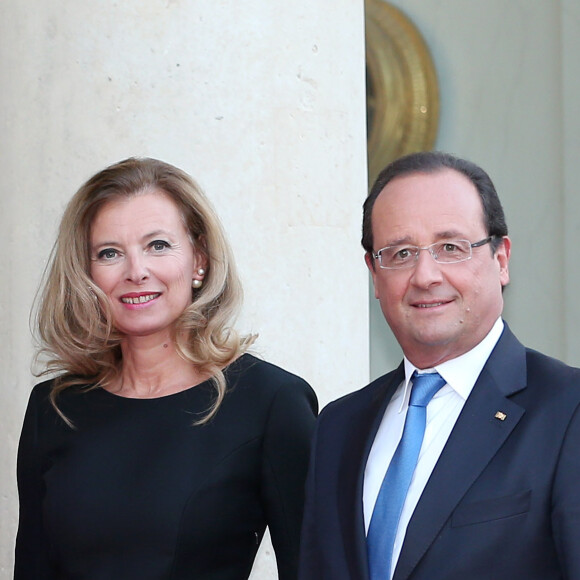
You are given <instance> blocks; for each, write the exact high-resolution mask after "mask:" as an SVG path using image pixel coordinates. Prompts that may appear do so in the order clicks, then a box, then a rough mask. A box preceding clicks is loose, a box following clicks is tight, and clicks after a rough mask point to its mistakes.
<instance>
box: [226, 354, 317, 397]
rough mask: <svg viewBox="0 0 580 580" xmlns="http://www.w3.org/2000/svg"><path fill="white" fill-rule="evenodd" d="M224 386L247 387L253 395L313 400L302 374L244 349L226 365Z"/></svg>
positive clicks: (237, 388)
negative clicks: (225, 383)
mask: <svg viewBox="0 0 580 580" xmlns="http://www.w3.org/2000/svg"><path fill="white" fill-rule="evenodd" d="M226 377H227V381H228V387H229V388H230V389H231V390H232V391H236V390H238V391H248V390H251V391H252V393H254V394H255V395H256V396H261V397H265V398H275V397H276V398H277V397H282V398H284V397H285V396H288V397H299V398H307V399H309V400H313V401H316V395H315V393H314V390H313V389H312V387H311V386H310V385H309V384H308V382H306V381H305V380H304V379H303V378H302V377H299V376H298V375H296V374H294V373H292V372H290V371H287V370H286V369H283V368H282V367H279V366H278V365H275V364H273V363H270V362H268V361H265V360H263V359H261V358H258V357H257V356H256V355H254V354H250V353H245V354H243V355H242V356H241V357H240V358H238V359H237V360H236V361H235V362H233V363H232V364H231V365H230V366H229V367H228V368H227V369H226Z"/></svg>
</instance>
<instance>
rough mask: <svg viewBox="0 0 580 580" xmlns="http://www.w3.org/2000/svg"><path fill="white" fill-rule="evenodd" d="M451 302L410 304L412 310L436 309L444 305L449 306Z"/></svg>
mask: <svg viewBox="0 0 580 580" xmlns="http://www.w3.org/2000/svg"><path fill="white" fill-rule="evenodd" d="M450 302H452V301H451V300H438V301H436V302H434V301H433V302H414V303H412V304H411V306H413V308H436V307H437V306H443V305H444V304H449V303H450Z"/></svg>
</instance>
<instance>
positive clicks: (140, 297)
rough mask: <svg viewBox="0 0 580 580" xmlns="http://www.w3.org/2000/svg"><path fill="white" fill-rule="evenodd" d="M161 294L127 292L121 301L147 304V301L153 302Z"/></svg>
mask: <svg viewBox="0 0 580 580" xmlns="http://www.w3.org/2000/svg"><path fill="white" fill-rule="evenodd" d="M159 296H161V293H160V292H151V293H148V294H125V295H124V296H121V302H123V304H145V303H146V302H151V300H155V298H158V297H159Z"/></svg>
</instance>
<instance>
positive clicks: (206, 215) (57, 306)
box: [35, 158, 255, 425]
mask: <svg viewBox="0 0 580 580" xmlns="http://www.w3.org/2000/svg"><path fill="white" fill-rule="evenodd" d="M155 190H157V191H162V192H163V193H165V194H166V195H167V196H168V197H169V198H170V199H171V200H173V202H174V203H175V204H176V206H177V208H178V209H179V212H180V214H181V216H182V218H183V222H184V224H185V226H186V229H187V231H188V233H189V237H190V239H191V243H192V245H193V247H194V249H195V250H196V251H198V252H201V253H202V254H203V255H204V256H205V257H206V258H207V264H208V265H207V268H206V275H205V278H204V284H203V287H202V288H200V289H192V294H193V301H192V304H191V305H190V306H188V307H187V308H186V309H185V311H184V312H183V314H182V315H181V316H180V318H179V319H178V321H177V323H176V325H175V328H174V331H173V333H174V334H173V339H174V341H175V344H176V347H177V349H178V352H179V353H180V355H181V356H182V357H183V358H184V359H186V360H188V361H190V362H191V363H192V364H193V365H195V366H196V367H197V368H198V369H199V371H200V372H202V373H208V374H209V375H211V377H212V381H213V384H214V387H215V390H216V397H215V401H214V402H213V404H212V405H211V407H210V408H209V409H208V410H207V412H206V414H205V415H204V416H203V417H202V418H201V419H200V420H199V421H198V422H197V423H196V424H203V423H205V422H207V421H209V420H210V419H211V418H212V417H213V416H214V415H215V414H216V413H217V411H218V409H219V406H220V404H221V402H222V401H223V398H224V396H225V393H226V381H225V378H224V374H223V371H222V369H223V368H225V367H226V366H227V365H228V364H230V363H231V362H233V361H234V360H235V359H236V358H237V357H238V356H240V355H241V354H242V353H243V352H245V351H246V350H247V348H248V347H249V345H250V344H251V343H252V342H253V341H254V340H255V336H244V337H241V336H240V335H239V334H238V333H237V332H236V331H235V330H234V328H233V326H232V324H233V320H234V319H235V317H236V315H237V313H238V311H239V307H240V304H241V298H242V289H241V284H240V281H239V278H238V275H237V273H236V268H235V264H234V260H233V256H232V253H231V250H230V247H229V244H228V242H227V240H226V237H225V235H224V232H223V229H222V226H221V224H220V221H219V219H218V217H217V215H216V213H215V211H214V210H213V208H212V206H211V204H210V203H209V201H208V200H207V198H206V197H205V196H204V194H203V193H202V191H201V189H200V188H199V187H198V185H197V184H196V183H195V182H194V181H193V179H192V178H191V177H190V176H189V175H187V174H186V173H185V172H184V171H182V170H180V169H178V168H177V167H174V166H172V165H169V164H168V163H164V162H162V161H159V160H157V159H149V158H143V159H138V158H129V159H126V160H124V161H121V162H119V163H116V164H114V165H111V166H110V167H107V168H106V169H104V170H103V171H100V172H99V173H97V174H96V175H94V176H93V177H92V178H91V179H89V180H88V181H87V182H86V183H85V184H84V185H83V186H82V187H81V188H80V189H79V190H78V191H77V193H76V194H75V195H74V196H73V198H72V199H71V200H70V202H69V204H68V206H67V208H66V210H65V212H64V215H63V217H62V221H61V223H60V228H59V232H58V236H57V240H56V242H55V245H54V247H53V250H52V253H51V257H50V261H49V264H48V266H47V269H46V271H45V275H44V280H43V283H42V285H41V288H40V290H39V293H38V297H37V303H36V308H35V311H36V328H37V330H38V334H39V336H38V338H39V340H40V346H39V349H38V353H37V360H38V359H39V358H40V357H42V358H43V360H44V361H45V368H44V370H43V371H41V372H39V373H37V375H38V376H42V375H46V374H49V373H59V374H58V376H57V377H56V378H55V380H54V385H53V388H52V391H51V395H50V397H51V402H52V404H53V406H54V407H55V409H56V410H57V412H58V413H59V414H60V415H61V417H62V418H63V419H64V420H65V421H66V422H67V423H68V424H69V425H72V424H71V422H70V421H69V419H68V418H67V417H65V416H64V415H63V413H62V412H61V410H60V409H59V407H58V404H57V397H58V394H59V393H61V392H62V391H63V390H64V389H67V388H69V387H72V386H75V385H83V386H85V387H86V388H87V389H90V388H96V387H106V386H107V385H110V384H111V383H112V382H113V381H114V380H115V379H116V378H118V376H119V374H120V372H121V368H122V364H123V361H122V355H121V346H120V343H121V335H120V334H119V333H118V332H117V331H116V329H115V328H114V326H113V322H112V316H111V311H110V307H109V306H108V302H107V300H106V297H105V295H104V294H103V292H102V291H101V290H100V289H99V288H98V286H96V285H95V284H94V283H93V281H92V280H91V277H90V275H89V272H90V267H89V264H90V232H91V225H92V223H93V221H94V219H95V217H96V215H97V213H98V212H99V210H100V209H101V208H102V207H103V206H104V205H105V204H106V203H108V202H109V201H111V200H117V199H122V198H127V197H132V196H136V195H139V194H142V193H145V192H150V191H155Z"/></svg>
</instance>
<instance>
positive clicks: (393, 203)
mask: <svg viewBox="0 0 580 580" xmlns="http://www.w3.org/2000/svg"><path fill="white" fill-rule="evenodd" d="M372 227H373V237H374V250H375V252H376V251H378V250H380V249H381V248H384V247H385V246H396V245H399V244H401V243H402V244H409V245H412V246H419V247H425V246H429V245H431V244H433V243H434V242H437V241H441V240H448V239H456V240H457V239H464V240H469V242H471V243H473V242H478V241H480V240H482V239H484V238H486V237H487V235H488V234H487V232H486V229H485V225H484V217H483V206H482V204H481V199H480V197H479V194H478V192H477V190H476V188H475V186H474V185H473V184H472V183H471V181H469V179H467V177H465V176H464V175H462V174H461V173H459V172H457V171H454V170H451V169H443V170H441V171H438V172H436V173H430V174H427V173H416V174H410V175H405V176H401V177H398V178H395V179H394V180H393V181H391V182H389V183H388V184H387V185H386V186H385V188H384V189H383V191H382V192H381V193H380V195H379V197H378V198H377V200H376V202H375V205H374V208H373V212H372ZM509 255H510V240H509V238H507V237H506V238H504V240H503V243H502V244H501V245H500V246H499V248H498V249H497V251H496V252H495V254H494V255H492V253H491V248H490V246H489V245H484V246H481V247H477V248H473V250H472V257H471V259H470V260H467V261H464V262H459V263H453V264H440V263H437V262H435V260H434V259H433V257H432V256H431V254H430V253H429V252H428V251H426V250H422V251H421V252H419V258H418V260H417V262H416V263H415V265H414V266H412V267H410V268H406V269H400V270H385V269H382V268H380V266H379V261H378V260H373V258H372V257H371V256H368V255H367V258H366V260H367V265H368V266H369V269H370V271H371V274H372V277H373V283H374V286H375V296H376V298H378V299H379V301H380V303H381V309H382V311H383V314H384V316H385V318H386V320H387V322H388V323H389V326H390V327H391V330H392V331H393V333H394V335H395V337H396V338H397V340H398V342H399V344H400V345H401V347H402V349H403V352H404V353H405V355H406V356H407V358H408V359H409V360H410V361H411V362H412V363H413V364H415V365H416V366H417V367H419V368H428V367H432V366H435V365H436V364H440V363H442V362H445V361H446V360H450V359H453V358H456V357H458V356H460V355H462V354H463V353H465V352H467V351H469V350H471V349H472V348H473V347H474V346H475V345H477V344H478V343H479V342H480V341H481V340H482V339H483V338H484V337H485V336H486V334H487V333H488V332H489V330H490V329H491V327H492V326H493V324H494V322H495V321H496V320H497V318H498V317H499V315H500V314H501V311H502V308H503V299H502V292H501V291H502V286H504V285H506V284H507V283H508V282H509V272H508V261H509ZM373 261H374V268H373V263H372V262H373Z"/></svg>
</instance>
